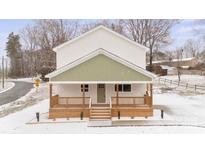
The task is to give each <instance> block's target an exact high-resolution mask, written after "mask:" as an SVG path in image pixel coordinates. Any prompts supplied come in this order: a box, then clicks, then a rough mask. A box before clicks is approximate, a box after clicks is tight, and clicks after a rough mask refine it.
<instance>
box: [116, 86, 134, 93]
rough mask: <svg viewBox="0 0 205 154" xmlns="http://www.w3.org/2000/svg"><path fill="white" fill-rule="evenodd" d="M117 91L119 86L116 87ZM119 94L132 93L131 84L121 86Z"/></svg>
mask: <svg viewBox="0 0 205 154" xmlns="http://www.w3.org/2000/svg"><path fill="white" fill-rule="evenodd" d="M115 91H117V85H115ZM118 91H119V92H131V84H119V89H118Z"/></svg>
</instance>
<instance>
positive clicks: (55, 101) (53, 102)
mask: <svg viewBox="0 0 205 154" xmlns="http://www.w3.org/2000/svg"><path fill="white" fill-rule="evenodd" d="M58 98H59V96H58V95H55V96H52V97H51V101H50V107H51V108H52V107H54V106H55V105H57V104H58Z"/></svg>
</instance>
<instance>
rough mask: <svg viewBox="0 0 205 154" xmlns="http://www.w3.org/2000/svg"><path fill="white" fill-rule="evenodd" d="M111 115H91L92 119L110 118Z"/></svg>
mask: <svg viewBox="0 0 205 154" xmlns="http://www.w3.org/2000/svg"><path fill="white" fill-rule="evenodd" d="M110 118H111V116H110V115H93V116H90V119H110Z"/></svg>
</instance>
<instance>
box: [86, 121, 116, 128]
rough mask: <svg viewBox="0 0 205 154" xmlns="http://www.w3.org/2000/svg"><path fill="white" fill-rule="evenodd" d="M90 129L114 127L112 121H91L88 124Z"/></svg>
mask: <svg viewBox="0 0 205 154" xmlns="http://www.w3.org/2000/svg"><path fill="white" fill-rule="evenodd" d="M88 126H89V127H106V126H107V127H108V126H112V121H111V120H90V121H89V122H88Z"/></svg>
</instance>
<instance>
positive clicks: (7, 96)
mask: <svg viewBox="0 0 205 154" xmlns="http://www.w3.org/2000/svg"><path fill="white" fill-rule="evenodd" d="M12 82H14V83H15V86H14V87H13V88H12V89H10V90H8V91H6V92H3V93H1V94H0V105H4V104H7V103H10V102H12V101H15V100H17V99H18V98H20V97H22V96H24V95H26V94H27V93H28V92H29V91H30V90H31V88H33V83H30V82H24V81H12Z"/></svg>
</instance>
